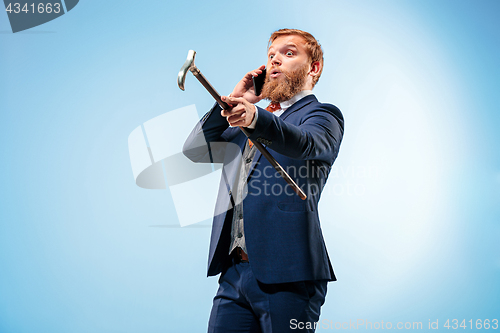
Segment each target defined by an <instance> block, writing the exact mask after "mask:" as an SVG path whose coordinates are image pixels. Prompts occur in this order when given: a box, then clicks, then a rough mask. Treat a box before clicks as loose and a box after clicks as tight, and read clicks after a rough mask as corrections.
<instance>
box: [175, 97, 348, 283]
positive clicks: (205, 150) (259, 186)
mask: <svg viewBox="0 0 500 333" xmlns="http://www.w3.org/2000/svg"><path fill="white" fill-rule="evenodd" d="M220 111H221V108H220V106H219V105H218V104H216V105H215V106H214V107H213V108H212V109H211V110H210V111H209V112H208V113H207V114H206V115H205V116H204V117H203V118H202V119H201V121H200V122H199V123H198V124H197V126H196V127H195V128H194V129H193V131H192V132H191V134H190V135H189V137H188V139H187V140H186V142H185V144H184V149H183V152H184V154H185V155H186V156H187V157H188V158H190V159H191V160H192V161H195V162H219V163H223V170H222V177H221V182H220V187H219V194H218V198H217V204H216V208H215V214H214V219H213V225H212V236H211V242H210V252H209V257H208V276H211V275H217V274H218V273H220V272H221V271H223V270H224V269H225V268H226V267H227V266H228V265H229V264H230V257H229V246H230V233H231V222H232V207H233V205H234V195H233V192H234V190H233V186H234V184H235V181H236V180H237V179H238V173H239V171H240V163H247V162H249V161H242V160H241V158H240V157H241V152H242V151H243V149H244V147H245V144H246V141H247V137H246V136H245V135H244V134H243V132H242V131H241V130H240V129H239V128H237V127H236V128H232V127H229V125H228V122H227V120H226V118H224V117H222V116H221V114H220ZM257 112H258V118H257V122H256V126H255V129H254V130H249V131H250V132H251V135H250V137H249V138H250V139H251V140H255V141H259V142H261V143H262V144H264V145H265V146H267V148H268V150H269V152H270V153H271V155H273V156H274V158H275V159H276V161H277V162H278V163H279V164H280V165H281V166H282V167H283V168H284V169H285V170H287V172H288V173H289V174H290V176H291V177H292V179H294V180H295V182H296V183H297V184H298V185H299V186H300V187H301V188H302V189H303V190H304V191H305V192H306V194H307V199H306V200H304V201H303V200H301V199H300V198H299V196H298V195H296V194H295V193H294V192H293V190H291V188H290V187H289V186H288V185H287V184H286V182H285V180H284V179H282V178H281V176H279V175H278V174H277V173H276V171H275V170H274V168H273V167H272V166H271V165H270V163H269V162H268V161H267V160H266V159H265V158H261V157H262V155H261V153H260V152H259V151H257V153H256V154H255V157H254V159H253V161H252V166H251V168H250V172H249V174H248V178H247V181H248V187H247V189H248V193H247V195H246V196H245V197H244V200H243V214H244V232H245V241H246V246H247V252H248V257H249V262H250V265H251V267H252V270H253V272H254V275H255V277H256V278H257V279H258V280H259V281H260V282H263V283H285V282H295V281H305V280H330V281H332V280H336V278H335V274H334V272H333V269H332V265H331V263H330V259H329V257H328V253H327V250H326V246H325V242H324V240H323V235H322V232H321V227H320V221H319V216H318V201H319V199H320V196H321V191H322V189H323V187H324V185H325V182H326V180H327V177H328V174H329V172H330V169H331V166H332V164H333V162H334V161H335V159H336V157H337V154H338V152H339V148H340V143H341V141H342V136H343V132H344V119H343V116H342V113H341V112H340V110H339V109H338V108H337V107H335V106H334V105H331V104H324V103H320V102H318V100H317V99H316V97H315V96H314V95H308V96H306V97H304V98H302V99H301V100H299V101H298V102H296V103H295V104H293V105H292V106H291V107H289V108H288V109H287V110H286V111H285V112H284V113H283V114H282V115H281V116H280V117H276V116H275V115H273V114H272V113H270V112H268V111H266V110H264V109H261V108H259V107H257Z"/></svg>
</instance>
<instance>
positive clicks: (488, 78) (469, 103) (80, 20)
mask: <svg viewBox="0 0 500 333" xmlns="http://www.w3.org/2000/svg"><path fill="white" fill-rule="evenodd" d="M499 13H500V2H498V1H495V0H492V1H486V0H480V1H472V0H463V1H451V0H446V1H445V0H440V1H431V0H426V1H421V0H419V1H417V0H414V1H409V0H376V1H375V0H366V1H362V0H359V1H347V0H346V1H316V0H312V1H308V2H302V1H295V0H289V1H247V2H244V1H218V2H210V1H199V2H193V1H184V2H181V1H179V2H172V1H97V0H82V1H80V3H79V4H78V5H77V6H76V7H75V8H74V9H73V10H72V11H71V12H69V13H68V14H66V15H63V16H62V17H60V18H58V19H56V20H54V21H52V22H49V23H46V24H44V25H42V26H39V27H36V28H34V29H31V30H27V31H25V32H20V33H17V34H12V32H11V31H10V26H9V24H8V20H7V15H6V13H5V12H0V115H1V117H0V119H1V127H2V130H1V131H0V148H1V164H0V171H1V172H0V175H1V187H0V332H2V333H4V332H8V333H10V332H51V333H56V332H75V333H76V332H203V331H205V330H206V323H207V320H208V316H209V311H210V307H211V300H212V297H213V295H214V294H215V291H216V288H217V279H216V278H209V279H208V278H206V261H207V251H208V240H209V235H210V229H209V228H208V227H206V226H205V227H204V225H203V224H201V225H198V226H199V227H188V228H175V227H157V226H159V225H160V226H161V225H170V226H172V225H178V220H177V217H176V213H175V208H174V205H173V203H172V199H171V196H170V193H169V191H168V190H145V189H142V188H139V187H137V186H136V185H135V183H134V179H133V176H132V170H131V166H130V160H129V156H128V147H127V138H128V135H129V134H130V132H131V131H132V130H133V129H134V128H136V127H137V126H139V125H141V124H142V123H144V122H145V121H147V120H149V119H151V118H153V117H155V116H158V115H160V114H163V113H165V112H167V111H170V110H174V109H177V108H180V107H183V106H187V105H190V104H195V105H196V107H197V109H198V112H199V113H200V116H201V114H202V113H204V112H205V111H206V110H208V108H209V107H210V106H211V105H212V103H213V101H212V99H211V97H210V95H208V93H207V92H206V91H205V90H204V89H203V87H202V86H201V85H200V84H199V83H198V82H196V80H195V79H194V78H193V77H188V78H187V82H186V92H182V91H180V90H179V88H178V87H177V84H176V76H177V72H178V70H179V68H180V66H181V65H182V64H183V62H184V60H185V58H186V54H187V51H188V50H189V49H194V50H196V51H197V52H198V55H197V61H196V62H197V65H198V66H199V68H200V69H201V70H202V71H203V73H204V74H205V75H206V76H207V77H208V78H209V80H210V81H211V82H212V84H213V85H214V86H215V87H217V89H218V90H219V91H220V92H221V93H223V94H227V93H229V92H230V91H231V90H232V87H233V86H234V84H236V82H237V81H238V80H239V79H240V78H241V77H242V76H243V75H244V74H245V73H246V72H247V71H249V70H251V69H253V68H256V67H258V66H259V65H261V64H263V63H264V62H265V53H266V46H267V39H268V38H269V35H270V33H271V32H272V31H274V30H276V29H278V28H282V27H296V28H300V29H303V30H306V31H309V32H311V33H313V35H315V37H317V38H318V39H319V41H320V43H321V44H322V46H323V48H324V50H325V69H324V72H323V75H322V77H321V80H320V81H319V83H318V86H317V88H316V89H315V92H316V95H317V96H318V98H319V99H320V100H321V101H324V102H330V103H333V104H335V105H337V106H338V107H339V108H340V109H341V110H342V111H343V113H344V116H345V119H346V131H345V137H344V142H343V145H342V147H341V151H340V155H339V158H338V160H337V162H336V167H335V168H334V170H332V174H331V177H330V180H329V183H328V186H329V187H328V191H327V192H325V194H324V196H323V198H322V201H321V203H320V214H321V219H322V227H323V232H324V236H325V239H326V242H327V246H328V249H329V252H330V256H331V260H332V263H333V265H334V267H335V270H336V273H337V275H338V279H339V280H338V282H335V283H332V284H330V285H329V291H328V297H327V301H326V304H325V305H324V307H323V308H322V317H321V318H322V319H327V320H331V321H333V322H340V323H342V322H348V321H349V320H351V321H355V320H357V319H363V320H368V321H371V322H372V323H375V322H379V323H380V322H381V321H384V323H386V322H388V321H390V322H392V323H394V325H396V323H397V322H402V323H406V322H422V323H423V327H424V329H426V328H427V327H428V322H429V320H431V321H436V320H439V326H440V329H445V328H444V327H443V324H444V323H445V321H446V319H454V318H455V319H458V320H459V321H462V320H463V319H465V320H466V321H467V324H469V322H468V321H469V320H470V319H472V320H473V322H474V325H475V321H476V320H477V319H481V320H484V319H490V320H491V319H494V318H497V319H500V318H499V317H500V312H499V310H500V303H499V298H500V297H499V296H500V283H499V282H500V246H499V241H498V240H499V238H500V227H499V220H500V209H499V207H500V152H499V149H498V142H499V141H500V135H499V134H498V129H499V125H500V113H499V105H500V97H499V96H500V94H499V93H498V87H499V84H500V82H499V77H500V66H499V62H498V59H499V57H500V52H499V47H500V24H499V23H498V22H499V21H498V14H499ZM193 206H196V202H193Z"/></svg>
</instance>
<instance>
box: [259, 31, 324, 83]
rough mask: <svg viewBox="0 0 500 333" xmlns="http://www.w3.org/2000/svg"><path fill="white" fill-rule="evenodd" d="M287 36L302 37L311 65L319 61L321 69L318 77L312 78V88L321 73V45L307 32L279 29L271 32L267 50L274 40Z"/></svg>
mask: <svg viewBox="0 0 500 333" xmlns="http://www.w3.org/2000/svg"><path fill="white" fill-rule="evenodd" d="M288 35H297V36H300V37H302V38H303V39H304V40H305V47H306V50H307V53H308V55H309V60H310V61H311V64H312V63H313V62H315V61H319V63H320V64H321V69H320V70H319V73H318V75H316V76H314V77H313V82H312V85H313V87H314V86H315V85H316V83H317V82H318V80H319V77H320V76H321V73H322V72H323V50H322V49H321V45H320V44H319V43H318V41H317V40H316V38H314V36H313V35H311V34H310V33H308V32H305V31H302V30H299V29H279V30H276V31H275V32H273V34H272V35H271V38H269V43H268V45H267V48H268V49H269V47H270V46H271V44H272V43H273V42H274V40H275V39H276V38H278V37H281V36H288Z"/></svg>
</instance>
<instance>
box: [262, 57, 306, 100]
mask: <svg viewBox="0 0 500 333" xmlns="http://www.w3.org/2000/svg"><path fill="white" fill-rule="evenodd" d="M308 69H309V66H308V65H304V66H303V67H301V68H299V69H297V70H295V71H293V72H285V71H282V72H281V73H282V75H280V77H278V78H275V79H270V77H269V75H270V73H271V71H272V70H273V68H268V69H267V74H266V81H265V82H264V87H263V88H262V98H264V99H268V100H270V101H271V102H274V103H281V102H285V101H288V100H289V99H291V98H292V97H293V96H295V95H297V94H298V93H299V92H301V91H302V88H303V87H304V84H305V82H306V79H307V72H308Z"/></svg>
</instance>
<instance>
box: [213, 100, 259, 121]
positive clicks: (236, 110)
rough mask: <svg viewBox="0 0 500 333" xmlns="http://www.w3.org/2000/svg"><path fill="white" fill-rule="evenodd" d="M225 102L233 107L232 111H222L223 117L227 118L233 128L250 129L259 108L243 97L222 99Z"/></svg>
mask: <svg viewBox="0 0 500 333" xmlns="http://www.w3.org/2000/svg"><path fill="white" fill-rule="evenodd" d="M221 98H222V100H223V101H224V102H226V103H227V104H229V105H230V106H233V107H232V108H231V109H230V110H222V111H221V115H222V116H223V117H226V119H227V122H228V123H229V125H231V126H239V127H248V126H249V125H250V124H251V123H252V121H253V118H254V117H255V112H256V111H257V108H256V107H255V105H253V104H252V103H250V102H249V101H247V100H246V99H245V98H243V97H227V96H222V97H221Z"/></svg>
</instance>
